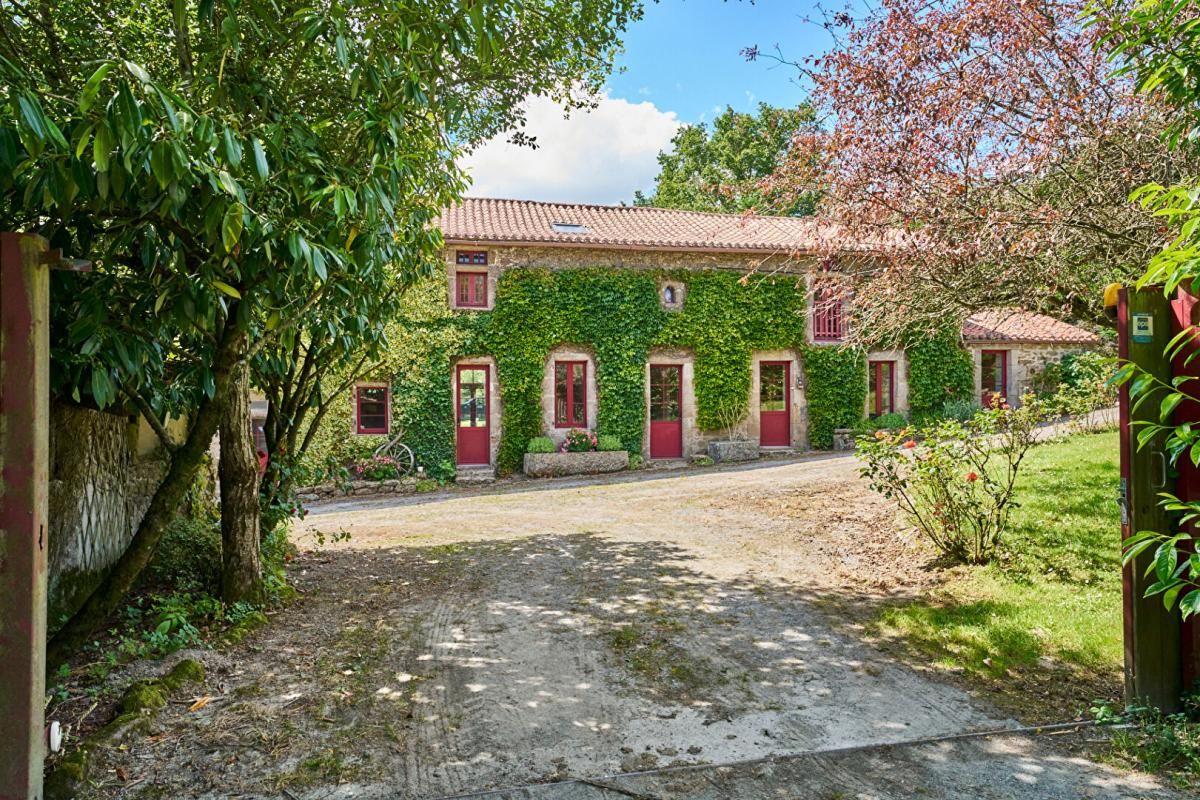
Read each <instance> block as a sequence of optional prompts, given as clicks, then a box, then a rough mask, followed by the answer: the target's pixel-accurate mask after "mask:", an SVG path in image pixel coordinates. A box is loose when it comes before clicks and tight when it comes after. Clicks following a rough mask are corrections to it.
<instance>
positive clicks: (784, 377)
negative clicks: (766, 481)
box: [758, 361, 792, 447]
mask: <svg viewBox="0 0 1200 800" xmlns="http://www.w3.org/2000/svg"><path fill="white" fill-rule="evenodd" d="M791 375H792V365H791V364H790V363H788V362H787V361H763V362H762V363H760V364H759V365H758V428H759V436H758V443H759V444H761V445H762V446H763V447H787V446H789V445H791V443H792V399H791V392H789V391H788V386H789V385H791Z"/></svg>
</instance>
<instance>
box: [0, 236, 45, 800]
mask: <svg viewBox="0 0 1200 800" xmlns="http://www.w3.org/2000/svg"><path fill="white" fill-rule="evenodd" d="M45 251H46V241H45V240H44V239H42V238H40V237H37V236H27V235H21V234H16V233H4V234H0V676H3V678H2V679H0V729H2V731H3V735H2V736H0V800H37V798H40V797H41V796H42V761H43V758H44V756H45V744H44V741H45V740H44V736H45V734H44V719H43V702H44V699H45V679H46V664H45V661H46V484H47V479H48V474H47V469H48V455H47V450H48V431H49V427H48V426H49V414H50V409H49V391H50V386H49V335H48V316H49V297H50V281H49V273H48V271H47V267H46V266H45V265H44V264H43V263H42V262H43V254H44V253H45Z"/></svg>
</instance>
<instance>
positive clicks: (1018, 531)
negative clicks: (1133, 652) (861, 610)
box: [876, 433, 1122, 708]
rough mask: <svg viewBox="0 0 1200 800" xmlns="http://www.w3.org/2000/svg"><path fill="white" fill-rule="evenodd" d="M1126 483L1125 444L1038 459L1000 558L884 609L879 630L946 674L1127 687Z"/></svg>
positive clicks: (1025, 470) (1076, 440)
mask: <svg viewBox="0 0 1200 800" xmlns="http://www.w3.org/2000/svg"><path fill="white" fill-rule="evenodd" d="M1119 477H1120V469H1119V464H1118V443H1117V434H1116V433H1099V434H1080V435H1077V436H1073V437H1071V438H1070V439H1067V440H1065V441H1060V442H1053V443H1050V444H1046V445H1041V446H1038V447H1036V448H1034V449H1033V450H1031V451H1030V452H1029V454H1028V456H1026V460H1025V463H1024V464H1023V465H1022V468H1021V473H1020V476H1019V478H1018V489H1017V501H1018V502H1019V503H1020V506H1019V507H1018V508H1017V509H1015V510H1014V511H1013V513H1012V517H1011V519H1010V524H1009V529H1008V531H1007V532H1006V533H1005V538H1004V539H1003V544H1002V553H1001V556H1000V558H999V559H997V560H996V561H995V562H993V563H991V564H989V565H987V566H986V567H979V568H963V569H959V570H956V571H954V572H952V573H951V575H952V577H951V578H950V580H949V581H948V582H947V583H946V584H945V585H944V586H943V587H942V588H941V589H940V590H939V591H938V592H936V593H935V594H934V595H933V596H932V597H929V598H925V599H923V600H920V601H916V602H911V603H905V604H903V605H900V606H894V607H891V608H888V609H885V610H884V611H883V612H882V614H881V615H880V617H879V618H878V620H877V621H876V626H877V631H878V632H879V633H880V634H882V635H883V636H885V637H887V638H902V639H904V640H905V641H906V642H907V643H908V644H909V645H911V646H913V647H915V648H917V649H918V650H920V651H921V652H922V653H924V654H925V655H926V656H928V657H929V658H930V660H931V661H932V662H933V663H934V664H935V665H937V666H939V667H941V668H944V669H950V670H954V671H961V672H964V673H966V674H968V675H970V676H973V677H977V678H980V679H984V680H988V681H994V680H996V679H1000V678H1007V677H1012V676H1013V674H1014V673H1015V672H1020V671H1021V670H1023V669H1026V668H1029V667H1034V666H1035V665H1036V666H1037V668H1038V670H1039V671H1040V672H1042V673H1045V672H1046V670H1047V668H1048V665H1047V664H1045V663H1044V662H1043V663H1042V664H1039V659H1042V658H1044V657H1049V658H1051V659H1054V660H1055V661H1056V662H1058V665H1059V666H1060V667H1062V668H1065V669H1066V670H1068V671H1070V672H1073V673H1075V674H1076V675H1077V676H1079V677H1080V679H1081V680H1089V679H1091V680H1095V681H1097V682H1098V685H1106V686H1108V685H1112V684H1113V683H1114V682H1115V681H1119V674H1120V670H1121V663H1122V643H1121V569H1120V545H1119V542H1120V533H1121V532H1120V519H1119V515H1118V510H1117V505H1116V502H1115V498H1116V491H1117V485H1118V480H1119ZM1089 676H1090V677H1089ZM1091 699H1092V696H1090V695H1085V696H1081V697H1077V698H1075V703H1076V705H1077V707H1078V708H1082V707H1084V704H1086V703H1087V702H1088V701H1090V700H1091Z"/></svg>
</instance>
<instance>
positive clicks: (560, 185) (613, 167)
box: [464, 94, 680, 203]
mask: <svg viewBox="0 0 1200 800" xmlns="http://www.w3.org/2000/svg"><path fill="white" fill-rule="evenodd" d="M679 126H680V122H679V118H678V117H677V116H676V114H675V112H674V111H660V110H659V109H658V108H657V107H655V105H654V104H653V103H651V102H649V101H643V102H641V103H631V102H629V101H628V100H623V99H621V98H614V97H609V96H608V95H607V94H604V95H602V96H601V97H600V98H599V105H598V106H597V107H596V108H595V109H593V110H592V111H590V112H586V113H585V112H583V111H575V112H572V114H571V117H570V118H569V119H564V118H563V111H562V108H561V107H560V106H558V105H556V104H555V103H554V102H552V101H550V100H547V99H545V98H538V97H535V98H531V99H530V100H529V101H528V104H527V123H526V126H525V133H526V134H527V135H529V136H532V137H536V138H537V145H538V146H537V149H530V148H528V147H517V146H516V145H512V144H509V143H508V142H507V141H506V140H507V138H508V137H507V136H503V135H502V136H500V137H498V138H496V139H493V140H492V141H490V142H487V143H486V144H484V145H483V146H482V147H480V148H479V149H478V150H476V151H475V152H474V153H472V154H471V155H470V156H468V157H467V159H466V161H465V162H464V164H465V166H466V168H467V170H468V171H469V172H470V174H471V176H472V178H473V180H474V183H473V185H472V186H471V188H470V189H469V190H468V191H469V193H470V194H471V195H474V196H476V197H511V198H517V199H521V200H558V201H564V202H577V203H619V202H621V201H622V200H624V201H631V200H632V199H633V193H634V191H635V190H637V189H641V190H642V191H646V190H648V189H651V188H652V187H653V185H654V178H655V176H656V175H658V160H657V157H658V152H659V151H660V150H665V149H667V147H668V146H669V145H670V143H671V137H672V136H674V135H675V131H676V130H678V128H679Z"/></svg>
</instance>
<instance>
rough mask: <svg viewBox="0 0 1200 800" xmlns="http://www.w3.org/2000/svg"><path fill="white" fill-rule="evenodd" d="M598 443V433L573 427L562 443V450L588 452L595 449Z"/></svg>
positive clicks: (566, 451)
mask: <svg viewBox="0 0 1200 800" xmlns="http://www.w3.org/2000/svg"><path fill="white" fill-rule="evenodd" d="M597 444H598V442H597V441H596V434H594V433H592V432H591V431H581V430H579V429H577V428H572V429H571V430H569V431H567V438H566V440H565V441H564V442H563V443H562V450H563V452H564V453H587V452H590V451H592V450H595V449H596V445H597Z"/></svg>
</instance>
